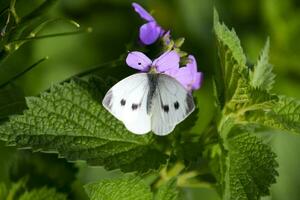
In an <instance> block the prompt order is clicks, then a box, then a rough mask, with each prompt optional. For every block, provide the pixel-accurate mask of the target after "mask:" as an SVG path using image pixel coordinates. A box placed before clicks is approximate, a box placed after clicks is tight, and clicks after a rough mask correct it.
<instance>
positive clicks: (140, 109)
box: [103, 73, 151, 134]
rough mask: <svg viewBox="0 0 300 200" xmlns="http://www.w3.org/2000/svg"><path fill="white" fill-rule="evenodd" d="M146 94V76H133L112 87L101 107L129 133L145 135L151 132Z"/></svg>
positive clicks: (147, 88) (142, 74)
mask: <svg viewBox="0 0 300 200" xmlns="http://www.w3.org/2000/svg"><path fill="white" fill-rule="evenodd" d="M148 92H149V85H148V79H147V74H146V73H139V74H134V75H132V76H129V77H127V78H125V79H123V80H121V81H120V82H118V83H117V84H116V85H114V86H113V87H112V88H111V89H110V90H109V91H108V92H107V94H106V95H105V97H104V99H103V105H104V107H105V108H106V109H107V110H108V111H110V112H111V113H112V114H113V115H114V116H115V117H116V118H117V119H119V120H121V121H122V122H123V123H124V124H125V126H126V128H127V129H128V130H129V131H131V132H133V133H136V134H145V133H147V132H149V131H150V130H151V117H150V115H149V113H147V105H146V104H147V95H148Z"/></svg>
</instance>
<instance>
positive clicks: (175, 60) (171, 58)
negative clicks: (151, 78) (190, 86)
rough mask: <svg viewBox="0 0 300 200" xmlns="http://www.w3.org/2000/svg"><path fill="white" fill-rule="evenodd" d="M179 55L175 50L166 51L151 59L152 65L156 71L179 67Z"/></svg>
mask: <svg viewBox="0 0 300 200" xmlns="http://www.w3.org/2000/svg"><path fill="white" fill-rule="evenodd" d="M179 61H180V56H179V55H178V53H177V52H176V51H174V50H173V51H167V52H165V53H164V54H162V55H161V56H160V57H159V58H157V59H155V60H154V61H153V64H152V65H153V66H155V67H156V70H157V71H158V72H165V71H168V70H171V69H178V68H179Z"/></svg>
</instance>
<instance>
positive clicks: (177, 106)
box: [151, 74, 195, 135]
mask: <svg viewBox="0 0 300 200" xmlns="http://www.w3.org/2000/svg"><path fill="white" fill-rule="evenodd" d="M157 76H158V78H157V86H156V90H155V93H154V95H153V98H152V109H151V113H152V118H151V127H152V131H153V132H154V133H155V134H157V135H167V134H169V133H170V132H171V131H172V130H173V129H174V128H175V126H176V125H177V124H178V123H180V122H181V121H183V120H184V119H185V118H186V117H187V116H188V115H189V114H190V113H191V112H193V110H194V108H195V105H194V101H193V97H192V96H191V94H190V93H189V92H188V91H187V90H186V89H185V88H184V87H183V86H182V85H181V84H180V83H179V82H178V81H177V80H176V79H174V78H172V77H170V76H168V75H165V74H158V75H157Z"/></svg>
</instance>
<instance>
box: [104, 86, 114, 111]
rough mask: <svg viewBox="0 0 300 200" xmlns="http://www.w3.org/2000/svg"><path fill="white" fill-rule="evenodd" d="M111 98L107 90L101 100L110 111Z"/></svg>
mask: <svg viewBox="0 0 300 200" xmlns="http://www.w3.org/2000/svg"><path fill="white" fill-rule="evenodd" d="M112 98H113V93H112V91H111V90H109V91H108V92H107V93H106V95H105V97H104V99H103V104H104V105H105V106H106V107H107V108H109V109H111V106H112V102H111V100H112Z"/></svg>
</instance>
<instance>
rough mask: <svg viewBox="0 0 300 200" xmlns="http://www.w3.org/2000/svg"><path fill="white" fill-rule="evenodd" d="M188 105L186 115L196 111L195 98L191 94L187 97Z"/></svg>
mask: <svg viewBox="0 0 300 200" xmlns="http://www.w3.org/2000/svg"><path fill="white" fill-rule="evenodd" d="M186 104H187V108H186V114H189V113H191V112H193V110H194V109H195V103H194V99H193V97H192V96H191V95H190V94H187V95H186Z"/></svg>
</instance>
